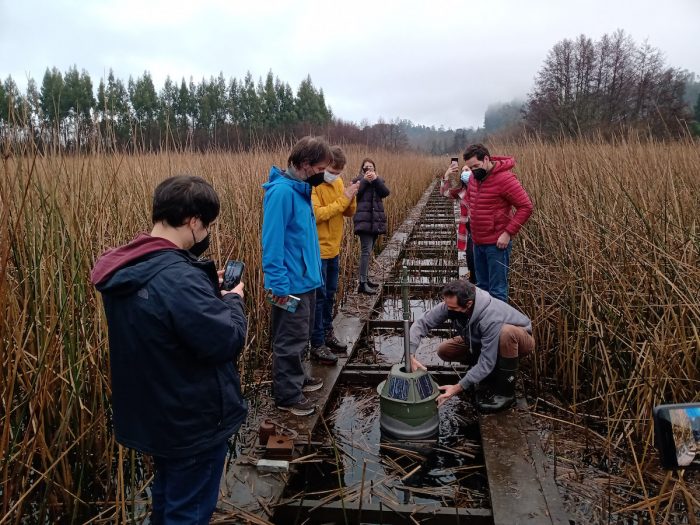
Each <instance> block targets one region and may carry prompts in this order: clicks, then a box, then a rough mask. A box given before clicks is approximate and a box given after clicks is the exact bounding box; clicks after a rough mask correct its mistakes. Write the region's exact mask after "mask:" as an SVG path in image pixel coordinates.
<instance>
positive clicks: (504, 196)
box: [466, 157, 532, 244]
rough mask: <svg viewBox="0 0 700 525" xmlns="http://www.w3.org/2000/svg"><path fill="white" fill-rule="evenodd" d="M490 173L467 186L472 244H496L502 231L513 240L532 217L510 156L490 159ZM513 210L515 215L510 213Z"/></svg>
mask: <svg viewBox="0 0 700 525" xmlns="http://www.w3.org/2000/svg"><path fill="white" fill-rule="evenodd" d="M491 161H492V162H493V163H494V164H495V166H494V167H493V169H492V170H491V173H489V174H488V175H486V178H485V179H484V180H482V181H481V182H478V181H477V180H476V179H475V178H474V177H471V178H470V179H469V184H468V185H467V197H466V198H467V202H468V203H469V216H470V222H471V229H472V240H473V241H474V243H475V244H496V241H497V240H498V237H499V236H500V235H501V234H502V233H503V232H504V231H505V232H508V233H509V234H510V236H511V237H513V236H514V235H515V234H516V233H518V230H520V227H521V226H522V225H523V224H525V223H526V222H527V220H528V219H529V218H530V215H531V214H532V201H531V200H530V197H529V196H528V194H527V193H526V192H525V190H524V189H523V187H522V186H521V185H520V182H519V181H518V179H517V178H516V177H515V175H514V174H513V173H512V172H511V171H510V170H511V169H512V168H513V166H515V160H514V159H513V158H512V157H491ZM513 208H515V213H513Z"/></svg>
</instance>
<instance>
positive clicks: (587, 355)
mask: <svg viewBox="0 0 700 525" xmlns="http://www.w3.org/2000/svg"><path fill="white" fill-rule="evenodd" d="M498 149H499V150H500V149H503V150H505V151H508V152H509V153H512V154H514V155H515V156H516V157H517V158H518V160H519V166H520V169H519V174H520V176H521V178H522V180H523V184H524V185H525V187H526V188H527V189H528V191H529V192H530V194H531V196H532V197H533V200H534V201H535V209H536V211H535V214H534V216H533V219H532V220H531V222H530V223H529V224H528V225H527V227H526V228H525V230H524V231H523V235H522V236H521V239H520V243H519V245H518V246H516V249H515V251H514V260H515V261H514V271H513V285H514V294H513V300H514V302H515V303H516V304H517V305H518V306H520V307H522V308H523V309H524V310H525V311H526V312H529V313H531V315H532V316H533V320H534V326H535V331H536V333H535V337H536V340H537V342H538V349H540V352H539V353H538V355H536V356H535V366H534V367H533V371H534V372H535V374H534V376H535V380H536V385H537V386H539V387H541V388H543V389H546V390H549V389H551V387H552V386H555V387H556V389H557V390H558V391H563V392H564V393H565V398H566V399H567V400H569V401H570V403H571V404H570V405H569V406H568V407H567V410H568V411H569V413H570V414H569V415H570V416H571V417H568V419H569V420H570V421H575V422H576V423H577V424H582V425H583V426H585V427H588V428H589V429H591V430H592V431H595V432H596V433H597V434H600V435H601V436H602V438H603V440H599V439H598V438H597V437H595V438H592V439H591V438H590V437H585V434H586V432H585V431H584V432H581V431H580V430H579V431H578V436H579V438H580V439H582V440H585V441H586V443H587V444H588V443H589V442H590V443H592V445H591V446H592V447H593V448H594V449H597V451H596V454H595V455H598V454H601V455H602V459H601V464H606V465H608V467H607V468H608V469H609V470H608V472H609V474H610V475H618V476H622V477H624V478H626V479H627V481H628V486H627V487H626V489H625V491H624V493H625V494H626V495H627V496H626V497H627V502H628V504H632V503H638V502H639V501H643V500H645V499H647V498H651V497H652V496H654V495H656V494H658V490H659V483H658V477H659V463H658V461H657V459H656V454H655V451H654V448H653V424H652V420H651V409H652V407H653V406H654V405H655V404H659V403H662V402H682V401H698V400H699V399H700V398H699V397H698V396H699V394H698V392H699V391H700V353H699V350H700V335H699V331H700V267H699V266H698V263H699V254H700V228H699V227H700V223H699V221H698V209H700V148H699V147H698V144H697V143H672V144H642V143H638V142H634V141H633V142H628V143H622V144H618V145H615V146H612V145H604V144H587V143H580V142H569V143H562V144H558V145H544V144H539V143H530V144H524V145H520V146H508V147H507V149H506V148H505V147H504V148H498ZM571 413H573V414H575V415H572V414H571ZM556 415H557V416H558V417H560V416H561V414H556ZM565 419H566V418H565ZM563 449H564V450H565V449H566V447H563ZM562 451H563V450H562ZM562 451H560V452H562ZM564 454H566V452H564ZM572 456H574V457H576V454H575V453H573V454H572ZM565 459H566V458H565ZM662 478H663V476H662ZM673 487H674V486H673V485H672V486H670V487H668V488H669V493H670V490H672V489H673ZM608 490H609V491H611V492H609V493H608V495H610V494H611V493H612V491H614V489H613V488H610V487H608ZM692 490H693V493H694V497H695V499H696V502H697V501H698V500H700V497H699V496H700V491H699V490H698V488H697V486H696V487H695V488H694V489H692ZM630 494H631V495H630ZM609 502H610V499H609V498H608V503H609ZM676 503H678V495H677V496H676ZM694 505H695V512H700V506H698V505H697V503H694ZM609 507H611V508H608V509H605V510H606V512H608V513H609V512H610V511H612V512H613V513H614V511H615V510H619V509H620V507H619V506H616V505H615V504H612V505H610V504H609ZM640 508H641V510H643V511H644V510H646V511H647V514H651V515H653V514H655V511H653V510H652V511H650V509H651V508H652V507H651V506H649V505H647V506H645V505H641V506H640ZM661 510H662V511H663V512H665V511H666V510H667V509H665V508H664V507H663V506H662V507H661ZM601 515H605V513H603V514H599V515H598V516H601ZM623 515H624V513H623ZM652 522H653V518H652Z"/></svg>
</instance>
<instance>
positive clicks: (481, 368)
mask: <svg viewBox="0 0 700 525" xmlns="http://www.w3.org/2000/svg"><path fill="white" fill-rule="evenodd" d="M447 311H448V310H447V305H445V303H444V302H441V303H440V304H438V305H436V306H434V307H433V308H431V309H430V310H428V311H427V312H425V315H423V317H421V318H420V319H418V320H417V321H415V322H414V323H413V325H412V326H411V332H410V334H411V337H410V342H411V353H412V354H413V353H415V351H416V350H417V349H418V345H419V344H420V341H421V339H422V338H423V337H425V336H426V335H428V333H429V332H430V330H432V329H433V328H437V327H438V326H440V325H441V324H442V323H444V322H445V321H446V320H447ZM504 324H511V325H514V326H521V327H523V328H524V329H525V330H527V332H528V333H530V334H531V333H532V323H531V322H530V319H529V318H528V317H527V316H526V315H525V314H522V313H520V312H519V311H518V310H516V309H515V308H513V307H512V306H510V305H509V304H506V303H504V302H503V301H501V300H500V299H496V298H495V297H491V295H489V293H488V292H485V291H484V290H481V289H480V288H477V289H476V298H475V300H474V310H473V311H472V316H471V318H470V319H469V323H468V325H467V326H466V329H465V333H463V334H460V335H462V337H464V340H465V342H466V341H467V338H469V339H471V341H472V342H473V343H479V342H480V343H481V355H480V356H479V360H478V361H477V363H476V365H474V366H473V367H472V368H470V369H469V371H468V372H467V373H466V375H465V376H464V377H463V378H462V379H461V380H460V381H459V384H460V385H461V386H462V388H463V389H465V390H466V389H467V388H469V387H470V386H471V385H474V384H476V383H479V382H480V381H483V380H484V379H485V378H486V376H488V375H489V374H490V373H491V371H492V370H493V369H494V368H495V367H496V360H497V359H498V341H499V338H500V335H501V327H502V326H503V325H504Z"/></svg>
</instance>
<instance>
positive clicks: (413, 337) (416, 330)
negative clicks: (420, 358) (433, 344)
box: [409, 302, 447, 354]
mask: <svg viewBox="0 0 700 525" xmlns="http://www.w3.org/2000/svg"><path fill="white" fill-rule="evenodd" d="M446 320H447V306H446V305H445V303H444V302H441V303H439V304H437V305H435V306H434V307H432V308H431V309H430V310H428V311H427V312H425V314H423V317H421V318H420V319H416V320H415V321H414V322H413V324H412V325H411V331H410V332H409V344H410V345H411V354H415V352H416V350H417V349H418V346H419V345H420V342H421V339H423V338H424V337H425V336H426V335H428V334H429V333H430V330H432V329H433V328H437V327H438V326H440V325H441V324H442V323H444V322H445V321H446Z"/></svg>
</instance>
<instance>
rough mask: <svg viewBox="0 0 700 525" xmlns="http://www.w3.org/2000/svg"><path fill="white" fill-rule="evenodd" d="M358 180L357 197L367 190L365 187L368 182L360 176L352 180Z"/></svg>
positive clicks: (367, 185) (367, 186)
mask: <svg viewBox="0 0 700 525" xmlns="http://www.w3.org/2000/svg"><path fill="white" fill-rule="evenodd" d="M358 180H359V181H360V189H359V190H357V198H358V199H359V198H360V197H362V194H363V193H364V192H366V191H367V188H369V184H370V183H369V181H368V180H367V179H365V178H364V177H360V178H358V179H355V180H354V181H353V182H355V181H358Z"/></svg>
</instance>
